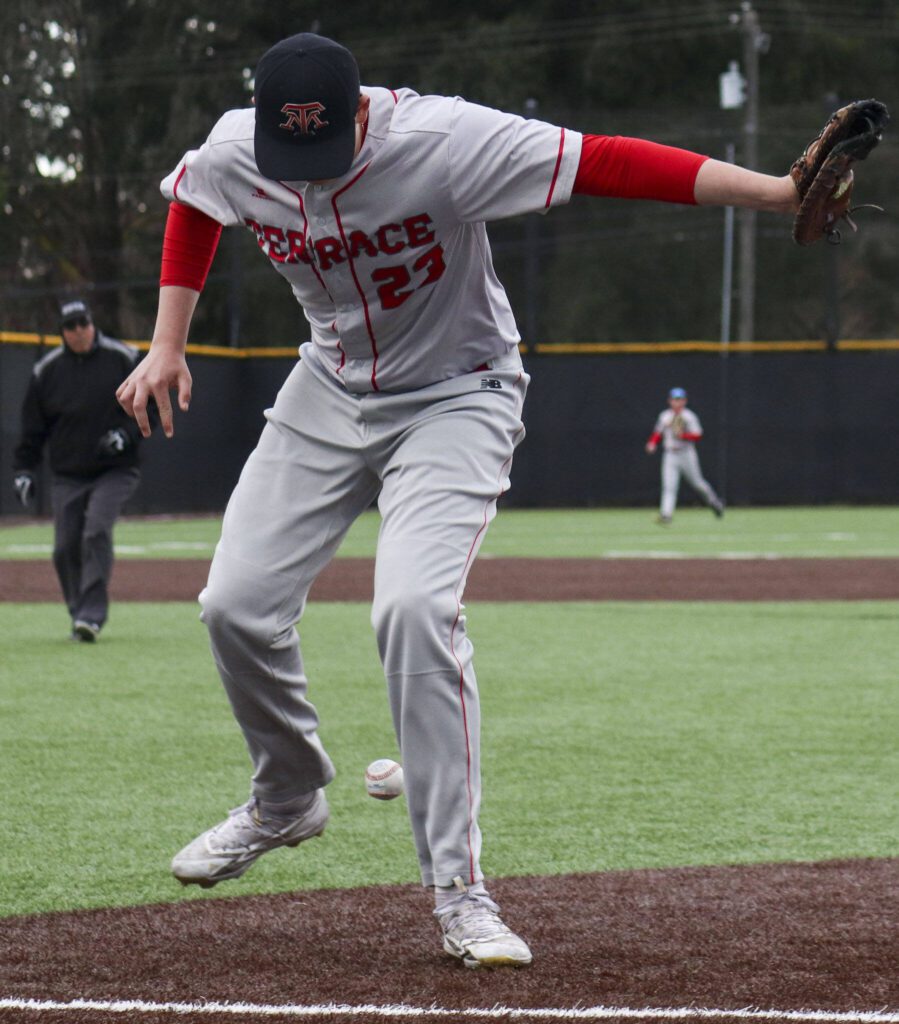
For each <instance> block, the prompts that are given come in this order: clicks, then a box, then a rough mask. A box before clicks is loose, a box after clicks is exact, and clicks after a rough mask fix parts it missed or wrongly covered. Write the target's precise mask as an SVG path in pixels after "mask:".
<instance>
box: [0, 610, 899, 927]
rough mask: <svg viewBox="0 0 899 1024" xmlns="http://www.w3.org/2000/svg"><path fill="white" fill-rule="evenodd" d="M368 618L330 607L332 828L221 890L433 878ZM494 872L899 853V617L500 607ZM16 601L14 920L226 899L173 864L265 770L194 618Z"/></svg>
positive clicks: (325, 674) (327, 687)
mask: <svg viewBox="0 0 899 1024" xmlns="http://www.w3.org/2000/svg"><path fill="white" fill-rule="evenodd" d="M368 616H369V608H368V606H367V605H363V604H314V603H313V604H312V605H310V606H309V608H308V610H307V614H306V617H305V619H304V621H303V624H302V630H301V631H302V635H303V642H304V652H305V657H306V665H307V670H308V672H309V676H310V679H311V683H312V691H311V695H312V698H313V700H314V701H315V703H316V705H317V707H318V709H319V712H320V714H321V716H322V728H321V735H322V738H323V740H324V742H325V744H326V746H327V747H328V749H329V751H330V753H331V755H332V757H333V759H334V761H335V763H336V766H337V770H338V777H337V779H336V780H335V782H334V783H333V784H332V785H331V786H330V787H329V797H330V800H331V803H332V808H333V817H332V823H331V825H330V827H329V829H328V831H327V832H326V833H325V835H324V836H323V837H322V838H321V839H318V840H315V841H313V842H309V843H306V844H303V845H302V846H301V847H299V848H298V849H297V850H293V851H288V850H278V851H275V852H273V853H271V854H269V855H267V856H266V857H264V858H263V859H262V860H261V861H260V862H259V863H258V864H257V865H255V866H254V867H253V869H252V870H251V871H250V872H249V873H248V874H247V875H246V876H244V878H243V879H241V880H239V881H237V882H231V883H225V884H223V885H220V886H219V887H217V888H216V889H214V890H211V893H212V894H213V895H214V896H216V897H218V896H223V895H244V894H248V893H255V892H275V891H287V890H293V889H298V888H304V887H310V888H320V887H329V886H355V885H366V884H374V883H387V882H409V881H414V880H416V879H417V866H416V863H415V858H414V853H413V849H412V842H411V838H410V834H409V829H408V824H407V821H406V817H405V805H404V801H403V800H402V799H400V800H396V801H391V802H382V801H375V800H372V799H370V798H369V797H368V796H366V794H365V791H364V786H363V782H362V774H363V771H364V768H365V765H366V764H367V763H368V762H369V761H371V760H373V759H374V758H377V757H391V756H392V757H397V756H398V755H397V752H396V745H395V741H394V739H393V733H392V729H391V725H390V716H389V712H388V708H387V701H386V695H385V687H384V682H383V678H382V676H381V672H380V667H379V664H378V661H377V656H376V650H375V643H374V638H373V636H372V633H371V629H370V627H369V623H368ZM468 624H469V631H470V634H471V636H472V638H473V639H474V641H475V644H476V648H477V651H478V656H477V668H478V676H479V680H480V687H481V693H482V703H483V709H484V726H483V734H484V742H483V747H484V756H483V773H484V781H485V791H484V805H483V813H482V819H481V823H482V826H483V830H484V840H485V842H484V855H483V866H484V869H485V871H486V872H487V873H488V876H497V875H518V874H545V873H557V872H568V871H596V870H600V871H601V870H608V869H613V868H632V867H645V866H659V867H661V866H669V865H681V864H720V863H739V862H754V861H778V860H817V859H827V858H835V857H867V856H894V855H895V853H896V849H897V839H899V836H897V826H896V817H895V802H894V801H895V780H896V778H897V777H899V754H897V748H896V743H895V737H896V735H897V726H899V721H897V718H899V712H897V702H896V700H895V636H896V628H897V625H899V603H897V602H856V603H823V602H801V603H791V604H778V603H755V602H753V603H744V604H737V603H732V604H707V603H686V602H684V603H676V604H652V603H608V604H590V603H572V604H490V603H484V604H477V605H474V606H472V607H470V608H469V609H468ZM67 625H68V623H67V619H66V616H65V611H64V609H63V608H62V607H61V606H60V607H57V606H55V605H10V604H7V605H0V749H2V758H0V787H2V792H3V794H4V800H3V805H2V807H3V810H2V816H0V817H2V827H3V836H4V842H3V844H2V847H0V879H2V885H0V914H2V915H9V914H20V913H30V912H38V911H47V910H53V909H68V908H75V907H96V906H107V905H125V904H134V903H144V902H156V901H168V900H177V899H181V898H205V897H206V896H207V893H204V892H203V891H201V890H198V889H196V888H191V889H189V890H187V889H182V888H181V887H180V886H178V885H177V883H175V882H174V880H173V879H172V878H171V876H170V875H169V872H168V864H169V860H170V858H171V855H172V854H173V853H174V852H175V851H176V850H177V849H178V848H179V847H180V846H181V845H183V844H184V843H186V842H187V841H188V840H190V839H191V838H193V836H194V834H195V833H197V832H198V831H199V830H201V829H202V828H204V827H207V826H209V825H211V824H213V823H214V822H216V821H217V820H219V819H220V818H221V817H223V816H224V813H225V812H226V811H227V809H228V808H229V807H233V806H236V805H237V804H238V803H240V802H242V801H243V800H244V799H245V796H246V793H247V787H248V779H249V762H248V759H247V756H246V753H245V751H244V747H243V741H242V738H241V736H240V734H239V732H238V730H237V727H236V725H235V723H234V721H233V718H232V716H231V713H230V710H229V708H228V706H227V702H226V698H225V696H224V693H223V691H222V689H221V685H220V683H219V681H218V677H217V675H216V674H215V672H214V669H213V667H212V662H211V658H210V656H209V653H208V648H207V643H206V635H205V630H204V628H203V626H202V624H201V623H200V622H199V621H198V618H197V607H196V605H195V604H146V605H141V604H118V605H116V606H114V608H113V614H112V619H111V621H110V623H109V625H108V627H107V629H106V630H105V631H104V634H103V637H102V638H101V640H100V642H99V643H98V644H96V645H94V646H89V645H76V644H70V643H68V642H66V641H65V640H64V639H63V637H64V635H65V632H66V628H67Z"/></svg>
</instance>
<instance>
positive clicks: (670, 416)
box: [653, 408, 702, 452]
mask: <svg viewBox="0 0 899 1024" xmlns="http://www.w3.org/2000/svg"><path fill="white" fill-rule="evenodd" d="M678 418H679V419H680V426H679V428H678V429H675V427H676V426H677V424H675V420H677V419H678ZM653 433H656V434H661V435H662V445H663V447H664V449H665V451H666V452H679V451H682V450H683V449H684V448H687V447H691V448H692V447H693V446H694V442H693V441H686V440H684V438H682V437H681V436H680V435H681V434H699V435H701V434H702V425H701V424H700V422H699V417H698V416H697V415H696V413H695V412H693V411H692V410H691V409H687V408H684V409H682V410H681V411H680V412H679V413H675V411H674V410H673V409H665V410H663V411H662V412H660V413H659V418H658V419H657V420H656V425H655V427H654V428H653Z"/></svg>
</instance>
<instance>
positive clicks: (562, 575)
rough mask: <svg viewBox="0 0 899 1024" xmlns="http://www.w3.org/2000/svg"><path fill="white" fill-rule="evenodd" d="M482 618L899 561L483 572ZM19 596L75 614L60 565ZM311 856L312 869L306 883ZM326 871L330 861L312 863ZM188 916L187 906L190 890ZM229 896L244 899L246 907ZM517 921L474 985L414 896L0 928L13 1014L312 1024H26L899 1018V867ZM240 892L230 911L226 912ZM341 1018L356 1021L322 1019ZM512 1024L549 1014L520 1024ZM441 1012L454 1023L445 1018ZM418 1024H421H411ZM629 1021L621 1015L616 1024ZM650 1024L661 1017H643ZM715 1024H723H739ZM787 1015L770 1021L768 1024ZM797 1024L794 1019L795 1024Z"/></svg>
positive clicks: (532, 897) (661, 892) (622, 877)
mask: <svg viewBox="0 0 899 1024" xmlns="http://www.w3.org/2000/svg"><path fill="white" fill-rule="evenodd" d="M207 567H208V562H205V561H193V560H165V561H159V562H153V561H141V560H133V561H125V560H120V561H119V563H118V565H117V568H116V573H115V576H114V580H113V588H112V596H113V600H120V601H126V600H144V601H148V600H156V601H168V600H194V599H195V598H196V596H197V594H198V592H199V591H200V590H201V589H202V587H203V584H204V582H205V577H206V570H207ZM371 589H372V563H371V562H370V561H369V560H367V559H339V560H337V561H335V562H334V563H332V565H331V566H330V567H329V568H328V570H326V572H325V573H324V574H323V575H322V576H321V577H320V578H319V580H318V581H317V582H316V584H315V588H314V589H313V594H312V596H313V598H315V599H317V600H359V601H366V600H370V598H371ZM466 597H467V598H468V599H469V600H474V599H479V600H507V601H508V600H653V599H654V600H719V601H721V600H730V601H739V600H798V599H811V600H816V599H817V600H825V599H826V600H858V599H897V598H899V561H897V560H879V559H839V560H826V559H779V560H773V561H751V560H737V561H720V560H702V559H699V560H689V561H687V560H676V561H670V562H668V561H658V560H650V559H646V560H643V559H627V560H618V561H616V560H606V559H603V560H594V561H589V560H587V561H583V560H561V561H551V560H537V559H533V560H532V559H514V560H512V559H482V560H481V561H479V562H478V563H476V566H475V569H474V570H473V572H472V575H471V579H470V581H469V586H468V589H467V592H466ZM0 600H7V601H10V600H14V601H59V600H60V597H59V589H58V584H57V582H56V579H55V577H54V575H53V572H52V568H51V566H50V564H49V561H46V560H44V561H40V562H38V561H8V562H4V563H3V571H2V573H0ZM306 853H307V850H306V848H303V850H302V851H298V853H296V854H290V856H297V858H298V860H297V864H298V868H297V870H298V874H299V873H300V872H301V871H302V860H301V857H302V856H304V855H306ZM308 853H309V855H314V849H311V850H309V851H308ZM172 886H173V888H172V899H173V900H178V897H179V895H180V893H181V889H180V888H179V887H177V886H176V884H175V883H174V882H173V883H172ZM229 886H230V893H231V894H238V895H230V896H229V895H228V893H229ZM491 889H492V891H493V893H494V895H495V896H496V897H497V898H498V899H499V901H500V902H501V904H502V906H503V909H504V916H505V917H506V919H507V921H508V923H509V924H510V925H511V926H512V927H513V928H516V929H518V930H520V931H521V933H522V934H523V935H524V936H525V938H527V940H528V941H529V942H530V944H531V946H532V949H533V951H534V955H535V962H534V964H533V965H532V966H531V967H530V968H528V969H526V970H523V971H511V970H502V971H493V972H474V971H468V970H466V969H464V968H463V967H461V966H460V965H459V964H457V963H456V962H455V961H453V960H451V959H450V958H449V957H447V956H445V955H444V954H443V953H442V952H441V949H440V942H439V939H438V933H437V928H436V924H435V923H434V921H433V919H432V918H431V915H430V902H429V899H428V897H427V895H426V894H425V893H424V892H423V891H422V890H421V889H420V888H419V887H417V886H398V887H372V888H366V889H357V890H333V891H312V892H303V891H297V892H294V893H289V894H280V895H274V896H248V897H241V896H239V892H240V883H239V882H235V883H225V884H224V885H222V886H221V887H220V888H219V889H216V891H215V895H214V896H213V898H205V899H202V900H191V901H183V902H173V903H169V904H164V905H159V906H150V907H135V908H117V909H110V910H98V911H77V912H70V913H54V914H43V915H34V916H28V917H19V918H7V919H4V920H3V921H0V1001H2V1000H3V999H4V998H5V999H7V1000H9V999H14V1000H28V999H32V1000H35V1001H37V1002H47V1001H58V1002H59V1003H70V1002H71V1001H73V1000H77V999H83V1000H99V1001H103V1002H106V1001H116V1000H129V999H130V1000H140V1001H143V1002H146V1003H150V1004H155V1005H158V1004H161V1003H177V1004H199V1003H204V1002H215V1003H252V1004H257V1005H264V1006H293V1007H306V1008H307V1011H303V1015H302V1016H300V1015H299V1012H296V1013H294V1014H293V1015H291V1016H287V1015H283V1014H278V1015H275V1014H266V1015H265V1016H262V1015H260V1014H258V1013H253V1012H250V1011H246V1012H241V1013H239V1014H233V1013H228V1014H223V1013H210V1012H200V1011H199V1010H196V1011H191V1010H190V1009H185V1008H183V1007H182V1008H181V1009H180V1010H179V1011H178V1012H176V1011H175V1010H167V1011H163V1010H158V1011H152V1012H145V1011H143V1010H141V1011H140V1012H138V1011H137V1010H136V1009H131V1010H128V1009H127V1008H123V1010H122V1012H117V1013H111V1012H109V1011H108V1010H101V1009H74V1008H68V1009H39V1008H36V1007H34V1006H33V1007H31V1008H28V1009H19V1008H15V1007H13V1006H9V1005H7V1006H5V1007H4V1006H3V1005H2V1002H0V1022H4V1024H5V1022H7V1021H9V1022H15V1024H26V1022H27V1024H32V1022H34V1024H63V1022H64V1024H95V1022H97V1024H99V1022H110V1021H114V1020H127V1021H131V1020H134V1021H139V1022H141V1024H163V1022H165V1024H174V1022H175V1021H177V1022H180V1024H225V1022H226V1021H227V1022H234V1021H237V1020H239V1021H244V1022H257V1021H262V1020H283V1021H286V1020H291V1019H293V1020H296V1019H314V1020H316V1021H322V1022H326V1024H330V1022H337V1021H351V1022H353V1024H375V1022H376V1021H379V1022H384V1021H387V1022H388V1024H395V1022H399V1021H401V1020H404V1019H406V1015H400V1014H396V1015H385V1013H384V1012H383V1011H382V1012H379V1013H374V1012H365V1010H364V1009H351V1008H352V1007H357V1008H358V1007H366V1006H367V1007H381V1008H383V1007H386V1006H391V1005H393V1006H395V1005H396V1004H404V1005H406V1006H408V1007H418V1008H422V1009H425V1010H430V1011H431V1015H430V1016H424V1017H422V1018H419V1019H423V1020H439V1021H451V1022H453V1024H455V1022H457V1021H458V1022H461V1021H463V1020H466V1019H478V1018H472V1017H470V1016H465V1017H463V1016H462V1013H463V1012H464V1011H465V1010H469V1011H471V1010H472V1009H476V1008H479V1009H481V1010H485V1011H492V1016H490V1017H489V1018H487V1019H490V1020H503V1021H505V1020H515V1021H525V1022H527V1021H533V1022H535V1024H536V1021H537V1020H562V1019H564V1017H563V1016H562V1014H561V1012H560V1013H557V1014H556V1015H555V1016H547V1015H546V1011H547V1010H548V1009H550V1010H552V1009H555V1010H558V1011H564V1010H576V1009H584V1008H589V1007H596V1006H605V1007H610V1006H611V1007H623V1008H628V1014H629V1016H628V1018H627V1019H630V1020H633V1019H634V1017H633V1011H634V1010H639V1009H644V1008H657V1007H679V1008H685V1009H687V1008H691V1007H692V1008H696V1010H697V1012H696V1014H695V1015H692V1016H688V1017H686V1018H684V1019H685V1020H687V1021H688V1024H689V1022H694V1021H695V1022H697V1024H699V1022H700V1021H701V1020H703V1019H705V1020H708V1019H715V1018H710V1017H708V1016H707V1015H703V1016H701V1015H700V1013H699V1010H703V1009H705V1010H708V1009H717V1010H725V1011H726V1010H731V1011H737V1010H740V1009H741V1008H745V1007H760V1008H762V1009H767V1010H775V1009H776V1010H778V1011H790V1010H794V1011H799V1010H821V1011H826V1012H828V1013H836V1012H839V1011H843V1012H846V1013H860V1012H863V1011H868V1012H871V1011H881V1012H884V1011H886V1010H891V1012H892V1014H893V1017H894V1019H896V1018H897V1017H899V972H897V967H896V965H897V964H899V929H897V927H896V919H897V909H899V908H897V894H899V859H889V860H851V861H832V862H826V863H818V864H776V865H749V866H734V867H716V868H699V867H697V868H675V869H669V870H643V871H619V872H607V873H602V874H584V875H574V876H572V875H568V876H554V877H542V878H512V879H500V880H497V881H495V882H494V883H493V884H491ZM219 893H223V898H220V897H219V896H218V894H219ZM334 1004H336V1005H338V1006H343V1007H347V1009H345V1010H343V1011H341V1012H339V1013H337V1012H334V1013H329V1012H327V1011H321V1010H318V1011H317V1012H315V1013H314V1015H313V1010H314V1008H316V1007H322V1006H331V1005H334ZM497 1007H510V1008H518V1009H519V1010H522V1009H524V1010H526V1009H535V1008H538V1009H542V1011H543V1013H542V1014H541V1015H540V1016H539V1017H538V1016H537V1015H536V1014H534V1015H531V1014H528V1013H526V1012H525V1013H521V1012H520V1013H517V1014H515V1015H514V1016H513V1015H510V1014H502V1013H499V1012H497V1011H496V1010H495V1008H497ZM435 1008H446V1009H448V1010H450V1011H452V1010H456V1011H458V1012H456V1013H453V1012H448V1013H446V1014H444V1015H440V1016H438V1015H436V1013H434V1010H435ZM412 1019H416V1018H412ZM606 1019H607V1020H609V1019H611V1020H612V1021H623V1020H624V1019H625V1017H624V1016H619V1017H617V1018H616V1017H613V1018H606ZM642 1019H643V1020H646V1021H649V1020H652V1019H653V1018H652V1017H651V1016H649V1015H647V1016H646V1017H644V1018H642ZM718 1019H720V1020H726V1019H727V1018H726V1016H721V1017H719V1018H718ZM762 1020H771V1021H772V1024H773V1022H774V1021H777V1022H778V1024H784V1018H783V1017H782V1016H781V1017H778V1016H777V1015H775V1014H773V1013H772V1014H771V1015H770V1017H765V1018H754V1021H755V1022H756V1024H759V1022H760V1021H762ZM794 1024H795V1022H794Z"/></svg>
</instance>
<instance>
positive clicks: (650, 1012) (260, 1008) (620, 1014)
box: [0, 998, 899, 1024]
mask: <svg viewBox="0 0 899 1024" xmlns="http://www.w3.org/2000/svg"><path fill="white" fill-rule="evenodd" d="M0 1010H74V1011H81V1010H96V1011H98V1012H101V1013H175V1014H187V1013H195V1014H196V1013H209V1014H234V1015H235V1016H236V1015H238V1014H249V1015H252V1016H257V1017H279V1016H280V1017H324V1016H334V1017H338V1016H340V1017H350V1016H352V1015H354V1014H362V1013H367V1014H369V1015H371V1016H375V1017H417V1018H420V1019H429V1018H441V1017H454V1018H456V1019H459V1018H460V1017H466V1018H471V1019H473V1020H491V1019H500V1018H501V1019H503V1020H536V1019H539V1020H615V1019H628V1020H686V1021H690V1020H709V1019H721V1020H777V1021H798V1022H804V1021H809V1022H818V1021H820V1022H823V1024H899V1011H890V1010H857V1011H854V1010H849V1011H844V1012H840V1011H831V1010H760V1009H758V1008H756V1007H745V1008H743V1009H738V1010H713V1009H709V1008H706V1007H699V1006H685V1007H671V1008H669V1009H664V1008H653V1007H646V1008H645V1009H637V1008H633V1007H628V1006H585V1007H578V1008H574V1009H570V1010H565V1009H562V1008H561V1007H559V1008H558V1009H556V1008H550V1007H544V1008H536V1007H535V1008H533V1009H531V1008H527V1007H521V1008H517V1007H507V1006H493V1007H490V1008H489V1009H479V1008H468V1009H460V1010H449V1009H444V1008H443V1007H440V1006H408V1005H406V1004H404V1003H399V1004H396V1005H393V1006H391V1005H387V1006H378V1005H365V1004H362V1005H357V1006H349V1005H346V1004H342V1003H324V1004H320V1005H317V1006H315V1005H312V1006H302V1005H295V1004H289V1003H288V1004H286V1005H283V1006H277V1005H266V1004H261V1005H260V1004H255V1003H213V1002H209V1003H149V1002H144V1001H143V1000H139V999H121V1000H94V999H73V1000H72V1001H71V1002H68V1003H60V1002H55V1001H53V1000H39V999H12V998H0Z"/></svg>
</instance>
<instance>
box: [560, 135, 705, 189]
mask: <svg viewBox="0 0 899 1024" xmlns="http://www.w3.org/2000/svg"><path fill="white" fill-rule="evenodd" d="M708 159H709V158H708V157H707V156H700V155H699V154H698V153H691V152H690V151H689V150H686V149H676V148H675V147H674V146H662V145H660V144H659V143H658V142H648V141H646V140H645V139H629V138H626V137H624V136H620V135H616V136H610V135H585V136H584V138H583V144H582V147H581V161H580V164H579V165H578V170H577V177H576V178H575V179H574V188H573V190H572V191H574V192H579V193H581V194H584V195H591V196H614V197H617V198H620V199H659V200H661V201H662V202H665V203H689V204H691V205H695V203H696V200H695V198H694V197H693V185H694V183H695V182H696V175H697V174H698V173H699V168H700V167H701V166H702V165H703V164H704V163H705V161H706V160H708Z"/></svg>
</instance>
